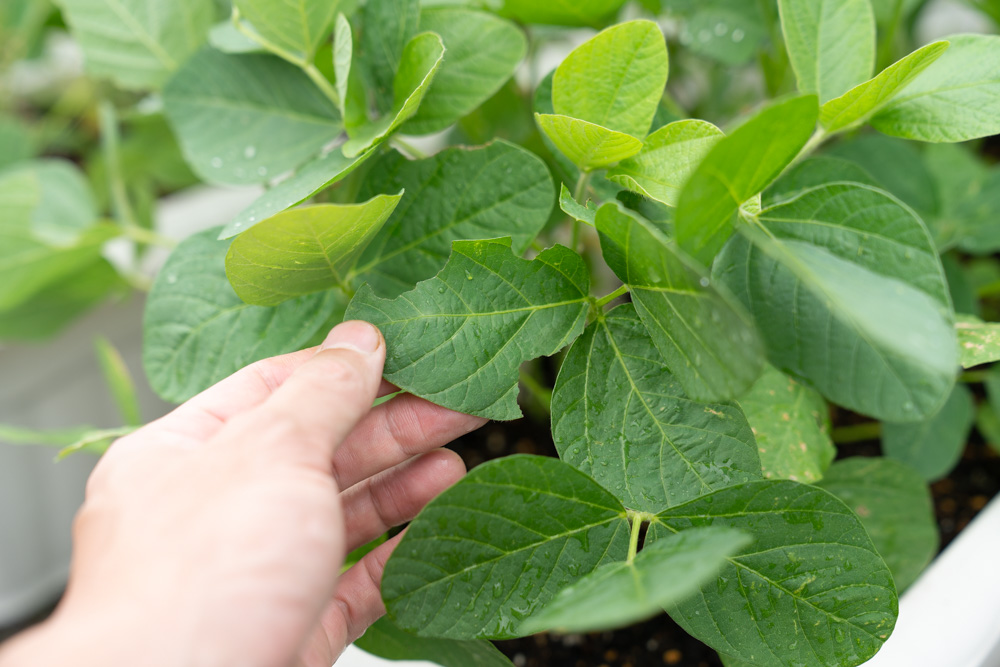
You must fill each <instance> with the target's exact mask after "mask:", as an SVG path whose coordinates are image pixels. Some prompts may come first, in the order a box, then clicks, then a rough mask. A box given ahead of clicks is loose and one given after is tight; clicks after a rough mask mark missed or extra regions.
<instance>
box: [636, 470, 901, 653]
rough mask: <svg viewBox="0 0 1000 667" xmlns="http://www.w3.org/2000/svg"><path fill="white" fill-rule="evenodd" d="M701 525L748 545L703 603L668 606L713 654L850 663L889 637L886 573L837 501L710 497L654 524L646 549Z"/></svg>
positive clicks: (805, 493) (804, 493) (771, 484)
mask: <svg viewBox="0 0 1000 667" xmlns="http://www.w3.org/2000/svg"><path fill="white" fill-rule="evenodd" d="M703 526H727V527H731V528H737V529H739V530H742V531H744V532H746V533H749V534H750V536H751V537H752V538H753V539H754V543H753V545H752V546H751V547H749V548H747V549H745V550H744V551H743V552H742V553H741V554H740V555H738V556H736V557H733V558H730V559H729V562H728V564H727V565H726V567H725V568H724V569H723V571H722V573H721V574H720V575H719V577H718V578H717V579H716V580H714V581H712V582H711V583H709V584H707V585H705V586H703V587H702V589H701V595H700V596H697V597H694V598H691V599H689V600H688V601H687V602H682V603H680V604H676V605H672V606H668V607H667V612H668V613H669V614H670V615H671V616H672V617H673V618H674V620H675V621H677V622H678V623H679V624H680V625H681V627H683V628H684V629H685V630H687V631H688V632H690V633H691V634H693V635H694V636H695V637H697V638H698V639H700V640H701V641H703V642H705V643H706V644H708V645H709V646H711V647H712V648H714V649H715V650H717V651H719V652H721V653H725V654H727V655H730V656H733V657H735V658H737V659H739V660H744V661H746V662H749V663H750V664H755V665H784V666H787V667H792V666H793V665H831V666H832V665H838V666H844V667H848V666H850V665H858V664H860V663H861V662H864V661H865V660H867V659H868V658H869V657H871V656H872V655H874V654H875V652H876V651H878V650H879V648H880V647H881V646H882V644H883V643H884V642H885V640H886V639H887V638H888V637H889V634H890V633H891V632H892V629H893V626H894V625H895V622H896V614H897V612H898V602H897V599H896V589H895V586H894V585H893V580H892V574H891V573H890V571H889V568H888V567H887V566H886V564H885V562H884V561H883V560H882V558H881V556H879V554H878V552H877V551H876V550H875V547H874V545H873V544H872V541H871V539H870V538H869V537H868V534H867V533H866V532H865V528H864V526H863V525H862V524H861V522H860V521H859V520H858V518H857V517H856V516H855V515H854V513H853V512H852V511H851V510H850V509H849V508H848V507H847V506H846V505H844V503H843V502H841V501H840V500H838V499H837V498H836V497H835V496H833V495H832V494H830V493H829V492H827V491H824V490H822V489H817V488H815V487H811V486H805V485H802V484H797V483H795V482H787V481H773V480H768V481H760V482H750V483H748V484H742V485H739V486H734V487H730V488H728V489H723V490H721V491H716V492H715V493H712V494H711V495H708V496H705V497H703V498H698V499H696V500H692V501H691V502H689V503H687V504H685V505H681V506H680V507H674V508H672V509H669V510H667V511H666V512H663V513H661V514H659V515H658V516H657V520H656V521H654V523H653V525H652V526H651V527H650V535H649V536H647V538H646V539H647V542H648V541H649V540H650V539H651V538H652V539H659V538H661V537H662V536H664V535H667V534H669V533H675V532H679V531H684V530H686V529H690V528H699V527H703Z"/></svg>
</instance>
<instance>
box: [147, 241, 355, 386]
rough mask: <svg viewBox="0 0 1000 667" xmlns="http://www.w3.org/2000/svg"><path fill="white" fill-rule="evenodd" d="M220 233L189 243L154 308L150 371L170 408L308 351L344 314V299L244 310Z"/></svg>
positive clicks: (150, 309)
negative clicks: (260, 365)
mask: <svg viewBox="0 0 1000 667" xmlns="http://www.w3.org/2000/svg"><path fill="white" fill-rule="evenodd" d="M219 230H220V228H218V227H214V228H212V229H209V230H206V231H204V232H201V233H200V234H196V235H194V236H192V237H190V238H189V239H187V240H186V241H184V242H183V243H181V245H180V246H178V247H177V249H176V250H174V252H173V254H171V256H170V258H169V259H168V260H167V263H166V265H164V267H163V269H162V270H161V272H160V274H159V276H157V278H156V282H155V283H154V285H153V289H152V291H151V292H150V293H149V298H148V300H147V301H146V312H145V316H144V319H143V346H142V347H143V349H142V362H143V367H144V368H145V370H146V376H147V378H148V379H149V383H150V386H151V387H152V388H153V390H154V391H155V392H156V393H157V394H159V395H160V396H161V397H162V398H163V399H165V400H168V401H173V402H176V403H180V402H182V401H186V400H187V399H189V398H191V397H192V396H194V395H195V394H197V393H198V392H200V391H202V390H204V389H207V388H208V387H210V386H212V385H213V384H215V383H216V382H218V381H219V380H222V379H223V378H225V377H228V376H229V375H232V374H233V373H234V372H236V371H237V370H239V369H240V368H242V367H244V366H246V365H247V364H250V363H252V362H254V361H257V360H259V359H264V358H266V357H273V356H275V355H278V354H284V353H286V352H293V351H295V350H298V349H300V348H301V347H304V346H305V345H306V344H307V343H308V342H309V341H310V340H312V338H313V337H314V336H315V335H316V334H317V332H319V331H320V330H321V329H323V328H324V327H326V326H327V325H328V323H329V321H330V320H331V319H332V318H334V317H335V316H336V314H337V312H338V310H340V309H342V308H343V301H342V297H341V296H340V295H339V294H338V293H336V292H326V293H323V294H314V295H310V296H306V297H301V298H298V299H294V300H292V301H288V302H286V303H283V304H281V305H280V306H277V307H275V308H264V307H261V306H249V305H247V304H245V303H243V301H241V300H240V298H239V297H238V296H236V293H235V292H234V291H233V289H232V287H230V286H229V280H228V279H227V278H226V270H225V257H226V251H227V250H228V249H229V243H227V242H225V241H219V240H217V238H216V237H217V236H218V235H219Z"/></svg>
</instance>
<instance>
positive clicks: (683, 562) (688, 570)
mask: <svg viewBox="0 0 1000 667" xmlns="http://www.w3.org/2000/svg"><path fill="white" fill-rule="evenodd" d="M749 543H750V538H749V536H748V535H746V534H745V533H742V532H740V531H738V530H734V529H732V528H695V529H691V530H686V531H684V532H683V533H680V534H678V535H670V536H667V537H663V538H660V539H659V540H657V541H656V542H654V543H653V544H651V545H650V546H648V547H646V548H644V549H643V550H642V551H640V552H639V553H638V554H637V555H636V557H635V559H634V560H632V561H619V562H617V563H609V564H607V565H602V566H601V567H599V568H597V569H596V570H594V571H593V572H591V573H590V574H588V575H587V576H585V577H584V578H583V579H581V580H580V581H578V582H576V583H575V584H573V585H571V586H569V587H568V588H564V589H563V590H562V591H561V592H560V593H559V595H557V596H556V597H555V599H554V600H552V601H551V602H550V603H549V604H547V605H546V606H545V607H543V608H542V610H541V611H540V612H537V613H535V614H532V616H531V617H529V618H528V620H526V621H525V622H524V624H523V625H522V626H521V627H520V632H521V633H524V634H534V633H536V632H541V631H543V630H553V629H555V630H559V631H561V632H593V631H595V630H613V629H615V628H620V627H624V626H627V625H631V624H633V623H638V622H639V621H644V620H646V619H647V618H651V617H653V616H655V615H657V614H660V613H663V607H664V606H666V605H669V604H674V603H677V602H683V601H684V600H685V599H687V598H689V597H691V596H692V595H694V594H695V593H697V592H698V589H699V588H701V587H702V585H704V584H705V583H707V582H708V581H713V582H714V581H715V578H716V577H717V576H718V574H719V571H720V570H722V568H723V567H724V566H725V564H726V559H727V558H728V557H730V556H735V555H736V554H737V553H738V552H739V551H740V550H742V549H743V548H744V547H746V546H748V545H749Z"/></svg>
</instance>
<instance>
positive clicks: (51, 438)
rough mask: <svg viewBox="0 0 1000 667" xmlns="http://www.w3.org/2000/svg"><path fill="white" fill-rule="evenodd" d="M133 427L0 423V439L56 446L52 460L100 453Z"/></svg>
mask: <svg viewBox="0 0 1000 667" xmlns="http://www.w3.org/2000/svg"><path fill="white" fill-rule="evenodd" d="M134 430H135V427H134V426H125V427H122V428H110V429H95V428H93V427H91V426H78V427H76V428H68V429H46V430H37V429H30V428H20V427H17V426H7V425H5V424H0V441H2V442H5V443H9V444H12V445H44V446H47V447H59V448H60V450H59V454H58V455H57V456H56V460H57V461H60V460H62V459H64V458H66V457H67V456H69V455H70V454H75V453H76V452H80V451H86V452H90V453H92V454H98V455H100V454H103V453H104V452H105V451H107V449H108V447H110V446H111V443H112V442H114V441H115V440H116V439H117V438H120V437H122V436H126V435H128V434H129V433H131V432H132V431H134Z"/></svg>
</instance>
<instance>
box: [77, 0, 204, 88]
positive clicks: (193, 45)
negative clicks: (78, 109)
mask: <svg viewBox="0 0 1000 667" xmlns="http://www.w3.org/2000/svg"><path fill="white" fill-rule="evenodd" d="M58 4H59V5H60V6H61V7H62V10H63V16H64V18H65V19H66V22H67V23H68V24H69V28H70V31H71V32H72V33H73V37H75V38H76V41H77V42H79V44H80V46H81V47H82V48H83V56H84V60H85V62H86V66H87V70H88V71H89V72H90V73H91V74H94V75H95V76H100V77H110V78H111V79H113V80H114V82H115V83H117V84H118V85H119V86H121V87H123V88H128V89H130V90H148V89H157V88H160V87H161V86H163V84H164V83H166V81H167V79H168V78H170V75H171V74H172V73H173V72H174V71H176V70H177V69H178V68H179V67H180V66H181V65H182V64H183V63H184V61H186V60H187V59H188V58H189V57H190V56H191V55H192V54H193V53H194V52H195V51H197V50H198V49H199V48H200V47H201V45H202V44H203V43H204V42H205V39H206V37H207V36H208V31H209V29H211V27H212V24H213V23H215V7H214V6H213V4H212V3H210V2H205V1H204V0H172V1H171V2H150V0H58Z"/></svg>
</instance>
